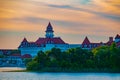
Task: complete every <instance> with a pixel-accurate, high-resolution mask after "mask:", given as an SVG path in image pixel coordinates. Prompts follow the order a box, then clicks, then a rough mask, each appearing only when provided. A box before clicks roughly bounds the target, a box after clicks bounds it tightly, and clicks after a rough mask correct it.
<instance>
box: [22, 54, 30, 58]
mask: <svg viewBox="0 0 120 80" xmlns="http://www.w3.org/2000/svg"><path fill="white" fill-rule="evenodd" d="M22 58H32V56H31V55H30V54H24V55H22Z"/></svg>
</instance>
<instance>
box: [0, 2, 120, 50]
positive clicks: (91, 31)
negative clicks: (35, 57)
mask: <svg viewBox="0 0 120 80" xmlns="http://www.w3.org/2000/svg"><path fill="white" fill-rule="evenodd" d="M49 21H50V22H51V24H52V26H53V28H54V31H55V36H58V37H59V36H60V37H61V38H62V39H63V40H64V41H65V42H67V43H75V44H76V43H78V44H81V43H82V41H83V40H84V38H85V36H88V38H89V39H90V41H91V42H101V41H103V42H107V41H108V37H109V36H113V37H115V35H116V34H120V0H0V49H16V48H17V47H18V46H19V44H20V42H21V41H22V39H23V38H24V37H26V38H27V39H28V40H29V41H36V40H37V39H38V38H39V37H44V35H45V29H46V26H47V25H48V23H49Z"/></svg>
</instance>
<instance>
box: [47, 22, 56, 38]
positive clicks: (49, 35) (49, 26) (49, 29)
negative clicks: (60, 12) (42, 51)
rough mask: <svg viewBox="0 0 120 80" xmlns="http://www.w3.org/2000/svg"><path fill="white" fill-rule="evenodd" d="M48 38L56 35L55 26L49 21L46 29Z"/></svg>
mask: <svg viewBox="0 0 120 80" xmlns="http://www.w3.org/2000/svg"><path fill="white" fill-rule="evenodd" d="M45 32H46V35H45V36H46V38H53V37H54V34H53V33H54V31H53V28H52V25H51V23H50V22H49V24H48V26H47V29H46V31H45Z"/></svg>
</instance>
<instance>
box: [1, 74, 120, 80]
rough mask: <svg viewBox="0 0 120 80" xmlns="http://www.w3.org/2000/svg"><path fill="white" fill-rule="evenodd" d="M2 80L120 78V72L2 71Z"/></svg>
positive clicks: (116, 79)
mask: <svg viewBox="0 0 120 80" xmlns="http://www.w3.org/2000/svg"><path fill="white" fill-rule="evenodd" d="M0 80H120V74H107V73H34V72H0Z"/></svg>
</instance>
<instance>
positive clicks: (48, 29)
mask: <svg viewBox="0 0 120 80" xmlns="http://www.w3.org/2000/svg"><path fill="white" fill-rule="evenodd" d="M46 32H54V31H53V28H52V25H51V23H50V22H49V24H48V26H47V30H46Z"/></svg>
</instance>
